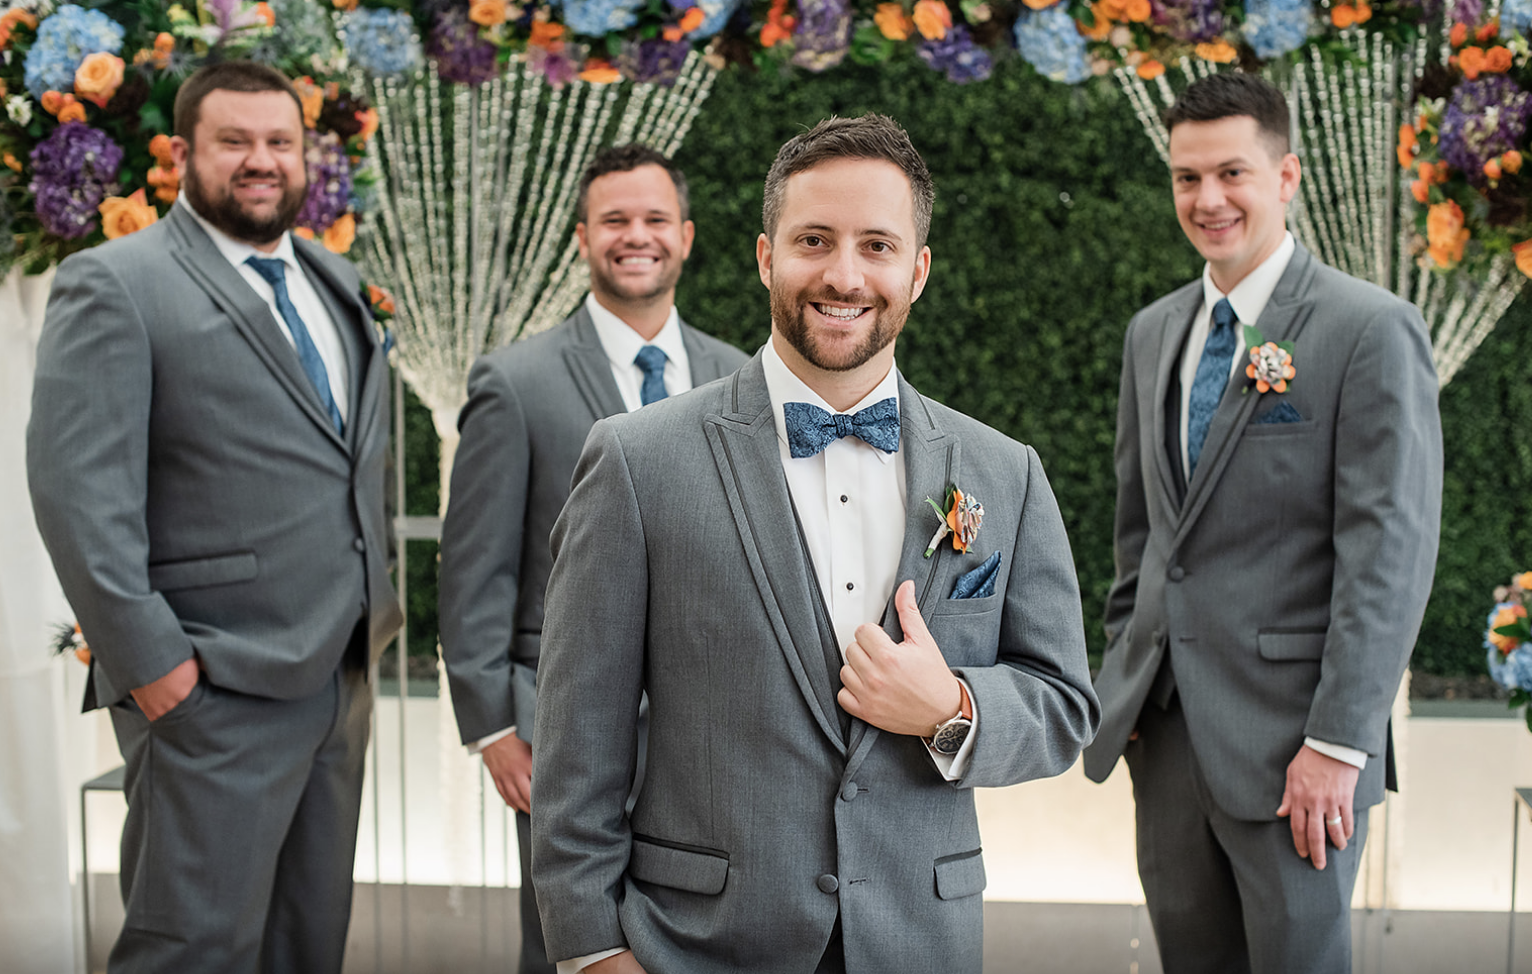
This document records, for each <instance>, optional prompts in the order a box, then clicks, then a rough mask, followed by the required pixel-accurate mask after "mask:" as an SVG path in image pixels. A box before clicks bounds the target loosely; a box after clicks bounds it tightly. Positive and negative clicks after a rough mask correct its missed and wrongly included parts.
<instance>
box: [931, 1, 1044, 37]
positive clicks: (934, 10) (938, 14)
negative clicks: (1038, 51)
mask: <svg viewBox="0 0 1532 974" xmlns="http://www.w3.org/2000/svg"><path fill="white" fill-rule="evenodd" d="M1026 3H1027V5H1028V6H1032V3H1033V0H1026ZM1043 6H1044V7H1048V6H1052V2H1051V0H1050V2H1048V3H1044V4H1043ZM1032 9H1034V10H1038V9H1041V8H1039V7H1033V8H1032ZM914 20H915V29H916V30H918V31H920V36H921V37H924V38H925V39H926V40H928V41H939V40H941V39H942V38H944V37H946V36H947V31H948V30H949V29H950V28H951V27H952V11H950V10H948V9H947V5H946V4H945V3H942V2H941V0H915V15H914Z"/></svg>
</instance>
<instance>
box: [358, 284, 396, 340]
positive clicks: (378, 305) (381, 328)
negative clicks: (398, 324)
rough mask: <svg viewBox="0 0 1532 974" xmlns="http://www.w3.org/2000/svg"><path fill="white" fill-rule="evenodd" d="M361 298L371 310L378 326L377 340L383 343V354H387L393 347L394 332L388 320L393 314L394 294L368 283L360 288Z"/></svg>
mask: <svg viewBox="0 0 1532 974" xmlns="http://www.w3.org/2000/svg"><path fill="white" fill-rule="evenodd" d="M362 300H364V301H366V302H367V307H368V309H369V310H370V311H371V312H372V320H373V321H374V322H376V323H377V326H378V341H379V342H382V343H383V354H384V355H387V354H388V353H389V352H390V351H392V350H393V347H394V333H393V331H392V330H391V329H390V328H389V327H388V320H389V319H390V318H392V317H393V316H394V296H393V295H392V294H390V293H389V292H388V289H387V288H382V287H378V286H377V285H376V284H368V285H366V286H364V287H363V288H362Z"/></svg>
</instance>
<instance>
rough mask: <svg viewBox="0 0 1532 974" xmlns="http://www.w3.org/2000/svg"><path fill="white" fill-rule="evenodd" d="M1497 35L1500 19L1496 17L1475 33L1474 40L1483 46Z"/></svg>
mask: <svg viewBox="0 0 1532 974" xmlns="http://www.w3.org/2000/svg"><path fill="white" fill-rule="evenodd" d="M1498 33H1500V18H1499V17H1496V18H1495V19H1493V20H1491V21H1490V22H1489V23H1487V24H1485V25H1484V26H1483V27H1480V28H1479V29H1478V30H1477V31H1475V32H1474V38H1475V39H1477V40H1478V42H1479V43H1480V44H1483V43H1485V42H1487V41H1488V40H1489V39H1490V38H1492V37H1494V36H1495V35H1496V34H1498Z"/></svg>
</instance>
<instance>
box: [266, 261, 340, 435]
mask: <svg viewBox="0 0 1532 974" xmlns="http://www.w3.org/2000/svg"><path fill="white" fill-rule="evenodd" d="M245 263H247V264H249V265H250V266H251V267H253V268H255V272H256V273H257V274H259V275H261V277H263V278H265V279H266V283H267V284H270V285H271V289H272V291H274V292H276V297H277V310H278V311H280V312H281V313H282V320H283V321H285V322H287V330H288V331H289V332H291V333H292V336H293V347H294V348H296V349H297V350H298V361H299V362H301V363H302V364H303V374H304V375H307V376H308V377H309V382H311V383H313V385H314V391H315V392H317V393H319V402H320V405H322V406H324V408H325V412H327V413H329V414H330V422H332V423H334V424H335V432H337V433H343V432H345V425H344V424H343V423H342V422H341V419H340V408H339V407H338V406H336V405H335V396H334V395H333V394H332V393H331V392H330V373H328V372H326V371H325V367H324V359H322V358H320V357H319V349H317V348H315V347H314V339H313V338H311V337H309V330H308V328H306V327H305V326H304V324H303V319H302V318H300V317H298V309H297V308H295V307H293V299H292V298H290V297H289V296H288V294H287V265H286V264H284V263H282V261H281V260H279V259H278V258H275V257H251V258H249V259H248V260H246V261H245Z"/></svg>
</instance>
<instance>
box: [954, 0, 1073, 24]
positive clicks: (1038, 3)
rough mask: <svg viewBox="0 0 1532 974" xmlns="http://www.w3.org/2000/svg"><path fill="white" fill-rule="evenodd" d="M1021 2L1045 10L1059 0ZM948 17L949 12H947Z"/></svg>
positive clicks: (1025, 0)
mask: <svg viewBox="0 0 1532 974" xmlns="http://www.w3.org/2000/svg"><path fill="white" fill-rule="evenodd" d="M1021 2H1022V3H1024V4H1026V5H1027V6H1028V7H1030V8H1031V9H1033V10H1047V9H1048V8H1049V7H1051V6H1053V5H1054V4H1056V3H1058V2H1059V0H1021ZM949 18H950V14H949ZM948 26H949V27H950V26H952V25H951V24H948Z"/></svg>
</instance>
